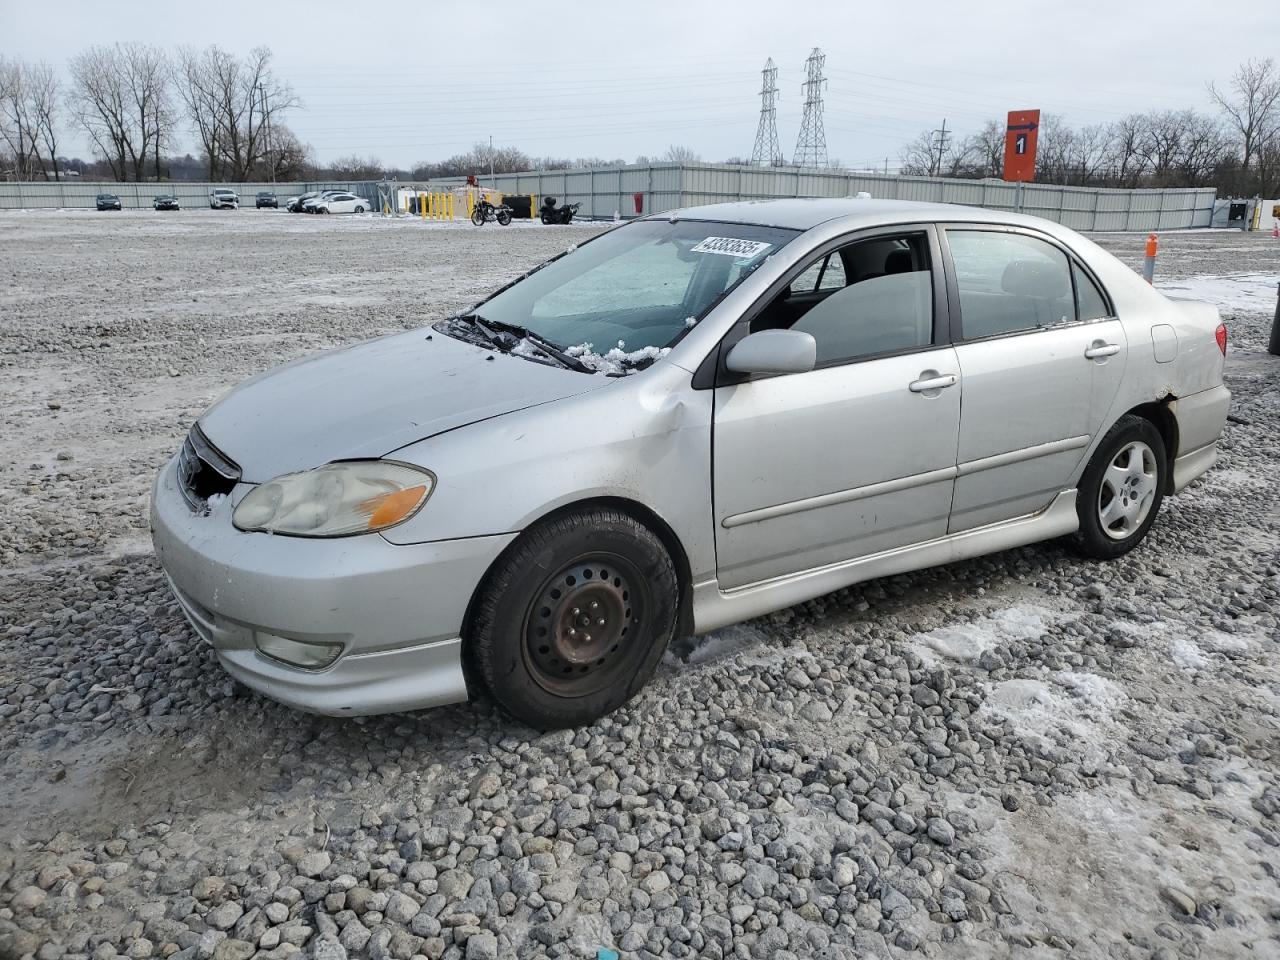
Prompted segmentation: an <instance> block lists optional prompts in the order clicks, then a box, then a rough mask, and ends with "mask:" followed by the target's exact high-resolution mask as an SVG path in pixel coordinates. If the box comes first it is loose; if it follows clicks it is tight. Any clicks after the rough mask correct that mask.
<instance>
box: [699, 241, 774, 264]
mask: <svg viewBox="0 0 1280 960" xmlns="http://www.w3.org/2000/svg"><path fill="white" fill-rule="evenodd" d="M771 246H773V244H771V243H761V242H760V241H759V240H737V239H735V238H733V237H707V238H706V239H705V240H703V241H702V242H701V243H700V244H698V245H697V246H696V247H694V248H693V252H694V253H718V254H720V255H722V256H726V257H738V258H739V259H742V260H753V259H755V258H756V257H758V256H760V254H762V253H764V252H765V251H766V250H768V249H769V248H770V247H771Z"/></svg>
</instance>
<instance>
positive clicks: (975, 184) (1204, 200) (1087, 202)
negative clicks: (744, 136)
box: [440, 163, 1216, 230]
mask: <svg viewBox="0 0 1280 960" xmlns="http://www.w3.org/2000/svg"><path fill="white" fill-rule="evenodd" d="M479 179H480V184H481V186H484V187H490V186H491V187H493V188H494V189H496V190H498V191H500V192H502V193H507V194H530V195H533V196H536V197H539V198H542V197H549V196H550V197H555V198H556V199H557V200H558V201H559V202H561V203H581V204H582V207H581V209H580V211H579V213H580V215H582V216H587V217H606V218H607V217H612V216H614V214H615V213H616V214H617V215H619V216H621V217H623V218H624V219H625V218H631V217H634V216H637V215H640V214H645V213H661V212H663V211H665V210H672V209H675V208H676V207H688V206H694V205H697V204H704V203H722V202H725V201H730V200H765V199H775V198H780V197H851V196H854V195H855V194H857V193H860V192H865V193H869V194H871V196H873V197H876V198H879V199H889V200H928V201H933V202H937V203H962V204H967V205H969V206H974V207H990V208H992V209H996V210H1008V211H1012V212H1021V213H1028V214H1032V215H1033V216H1037V217H1044V218H1045V219H1047V220H1056V221H1057V222H1059V223H1062V224H1064V225H1066V226H1068V227H1072V228H1074V229H1076V230H1169V229H1181V228H1185V227H1207V226H1209V222H1210V219H1211V218H1212V216H1213V201H1214V197H1215V196H1216V191H1214V190H1213V188H1211V187H1210V188H1187V189H1171V190H1109V189H1103V188H1098V187H1058V186H1051V185H1049V184H1040V183H1027V184H1017V183H1005V182H1004V181H1003V180H956V179H949V178H945V177H898V176H886V175H883V174H870V173H841V172H835V171H830V172H821V171H815V170H800V169H795V168H763V169H762V168H760V167H744V166H735V165H732V164H678V163H666V164H653V165H652V166H627V167H600V168H595V169H587V170H539V171H531V172H528V173H500V174H498V175H496V176H494V177H488V176H482V177H480V178H479ZM440 182H441V183H444V181H440ZM459 182H461V181H460V180H457V179H453V180H449V181H447V183H448V184H449V185H454V184H456V183H459ZM637 195H638V196H639V199H638V200H637Z"/></svg>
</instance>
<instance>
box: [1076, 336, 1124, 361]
mask: <svg viewBox="0 0 1280 960" xmlns="http://www.w3.org/2000/svg"><path fill="white" fill-rule="evenodd" d="M1119 352H1120V345H1119V344H1116V343H1104V342H1103V341H1101V340H1095V341H1093V343H1092V344H1091V345H1090V346H1089V349H1088V350H1086V351H1085V352H1084V355H1085V359H1087V360H1098V359H1100V358H1102V357H1114V356H1115V355H1116V354H1117V353H1119Z"/></svg>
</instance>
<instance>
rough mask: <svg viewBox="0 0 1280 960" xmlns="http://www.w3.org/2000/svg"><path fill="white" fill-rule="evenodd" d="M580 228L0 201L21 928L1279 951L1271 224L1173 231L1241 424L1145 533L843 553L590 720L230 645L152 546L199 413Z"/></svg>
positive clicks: (262, 944) (166, 936) (1170, 257)
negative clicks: (893, 564)
mask: <svg viewBox="0 0 1280 960" xmlns="http://www.w3.org/2000/svg"><path fill="white" fill-rule="evenodd" d="M592 229H593V228H589V227H581V228H547V229H540V228H529V229H515V228H512V229H508V230H505V231H504V230H501V229H496V228H492V227H486V228H485V229H483V230H475V229H474V228H471V227H469V226H467V227H457V228H448V227H428V226H426V225H423V224H421V223H418V222H403V221H401V222H383V221H380V220H375V219H343V218H304V217H292V216H289V215H287V214H276V213H272V212H263V213H257V212H254V211H248V210H243V211H239V212H235V213H213V212H206V211H193V212H186V211H184V212H182V213H179V214H167V215H153V214H151V213H150V212H137V213H125V214H115V215H111V214H100V215H94V214H91V213H60V212H48V213H39V214H22V213H16V214H7V215H0V279H2V280H3V283H0V418H2V420H0V516H2V517H3V523H2V524H0V782H3V784H4V786H3V787H0V957H5V958H8V957H24V956H27V955H34V956H36V957H38V958H39V960H58V958H63V957H65V958H72V957H85V956H92V957H94V958H95V960H105V958H109V957H112V956H116V955H124V956H128V957H132V958H145V957H151V956H175V957H178V958H181V960H186V958H201V960H203V958H209V957H212V958H215V960H247V958H250V957H254V956H257V957H263V958H284V957H290V956H294V955H298V954H300V953H301V954H304V955H306V956H314V957H316V958H324V960H340V958H342V957H372V958H382V957H397V958H412V957H418V956H425V957H429V958H439V957H448V958H465V960H485V958H494V957H511V956H515V957H543V956H545V957H594V956H595V955H596V949H597V948H599V947H609V948H612V949H615V950H617V951H619V952H620V953H621V954H622V956H623V957H625V958H633V957H634V958H639V957H694V956H697V957H708V958H717V957H730V956H732V957H743V958H748V957H770V958H791V957H794V958H810V957H822V958H845V960H850V958H855V957H857V958H864V957H877V958H887V957H899V956H910V955H923V956H928V957H942V958H962V957H1004V956H1016V957H1032V958H1041V957H1046V958H1047V957H1070V958H1089V957H1106V958H1159V960H1172V958H1196V957H1206V958H1210V957H1212V958H1217V957H1221V958H1228V957H1230V958H1239V957H1258V958H1264V957H1275V956H1277V955H1280V866H1278V865H1280V768H1278V765H1277V759H1278V758H1280V719H1278V717H1277V704H1278V702H1280V701H1278V699H1277V698H1278V695H1280V670H1278V669H1277V668H1278V666H1280V642H1278V639H1277V634H1278V632H1280V549H1278V546H1280V492H1278V491H1277V484H1276V477H1277V476H1280V444H1278V443H1277V441H1276V437H1277V436H1278V435H1280V394H1278V392H1277V383H1278V382H1280V378H1278V376H1277V371H1280V360H1274V359H1270V358H1268V357H1266V355H1265V353H1264V351H1263V347H1264V346H1265V338H1266V333H1267V330H1268V328H1269V318H1270V314H1269V306H1268V301H1267V299H1266V296H1265V293H1266V291H1267V290H1269V289H1274V288H1273V287H1267V286H1266V284H1267V283H1268V282H1270V283H1274V280H1275V277H1274V273H1275V271H1276V269H1277V262H1278V260H1280V245H1277V244H1276V243H1275V242H1274V241H1272V240H1271V239H1270V238H1269V237H1256V236H1255V237H1248V236H1242V235H1238V234H1233V233H1208V232H1205V233H1199V234H1170V235H1168V236H1166V237H1165V238H1164V239H1163V243H1162V248H1163V249H1162V254H1161V261H1160V281H1161V282H1162V283H1164V284H1167V285H1170V286H1181V287H1182V288H1184V289H1187V290H1193V291H1198V292H1199V293H1200V294H1201V295H1205V296H1211V297H1214V298H1216V299H1218V301H1219V302H1220V303H1221V304H1222V305H1223V312H1224V314H1225V315H1226V317H1227V320H1228V323H1229V325H1230V327H1231V335H1232V347H1231V354H1230V361H1229V364H1228V368H1227V377H1228V381H1229V385H1230V387H1231V389H1232V390H1233V392H1234V393H1235V397H1236V403H1235V412H1236V413H1237V414H1238V415H1239V416H1240V417H1241V418H1242V419H1243V420H1244V421H1245V422H1244V423H1241V424H1231V425H1229V426H1228V428H1227V434H1226V438H1225V440H1224V443H1223V455H1222V458H1221V460H1220V462H1219V465H1218V466H1217V468H1216V469H1215V470H1214V471H1213V472H1212V473H1211V474H1210V475H1209V476H1208V477H1206V478H1205V479H1204V480H1203V481H1201V482H1200V483H1199V484H1197V485H1196V486H1195V487H1193V488H1192V489H1191V490H1189V491H1188V492H1187V493H1185V494H1184V495H1182V496H1180V497H1177V498H1174V499H1172V500H1169V501H1166V505H1165V509H1164V512H1163V515H1162V518H1161V520H1160V522H1159V523H1157V525H1156V527H1155V528H1154V530H1153V531H1152V535H1151V537H1150V538H1149V540H1148V542H1147V544H1146V545H1144V546H1143V547H1142V548H1140V549H1139V550H1138V551H1136V552H1135V553H1134V554H1131V555H1130V556H1128V557H1126V558H1124V559H1123V560H1120V561H1117V562H1115V563H1111V564H1105V565H1101V564H1095V563H1090V562H1082V561H1081V560H1079V559H1076V558H1075V557H1073V556H1072V555H1071V554H1070V553H1069V552H1067V551H1066V550H1065V549H1063V548H1062V546H1061V545H1059V544H1044V545H1039V546H1035V547H1032V548H1026V549H1020V550H1014V551H1009V552H1006V553H1002V554H998V555H995V556H992V557H988V558H984V559H980V560H976V561H970V562H966V563H962V564H955V565H952V566H948V567H943V568H940V569H935V570H930V571H924V572H920V573H915V574H910V575H906V576H898V577H892V578H889V579H886V580H881V581H877V582H874V583H869V584H865V585H862V586H860V587H857V588H853V589H849V590H844V591H841V592H839V593H836V594H832V595H830V596H827V597H824V598H822V599H819V600H815V601H813V602H810V603H806V604H803V605H801V606H798V607H794V608H792V609H789V610H785V611H782V612H780V613H777V614H774V615H771V616H768V617H765V618H762V619H760V620H756V621H753V622H751V623H747V624H743V625H741V626H738V627H734V628H730V629H727V630H723V631H719V632H718V633H716V634H713V635H711V636H710V637H706V638H701V639H699V640H698V641H695V642H692V643H685V644H682V645H681V649H680V651H679V653H678V654H673V655H670V656H669V657H668V660H667V661H666V662H665V663H664V665H663V666H662V668H661V670H660V671H659V675H658V676H657V677H656V678H655V679H654V681H653V682H652V683H651V684H650V686H649V687H648V689H647V690H646V691H645V692H644V693H643V694H642V695H641V696H640V697H638V698H637V699H636V700H635V701H634V702H633V703H632V704H630V705H629V706H628V707H627V708H626V709H624V710H621V711H619V712H618V713H617V714H615V715H614V716H612V717H609V718H606V719H604V720H602V721H600V722H599V723H597V724H595V725H594V726H592V727H590V728H587V729H583V730H579V731H576V732H561V733H554V734H548V735H541V734H538V733H535V732H533V731H531V730H529V729H527V728H524V727H521V726H519V725H518V724H514V723H512V722H511V721H509V720H506V719H504V718H503V717H502V716H501V715H500V714H499V713H498V712H497V711H496V709H495V708H494V707H493V706H492V705H491V704H489V703H475V704H468V705H462V706H458V707H453V708H446V709H439V710H434V711H429V712H423V713H419V714H412V715H398V716H390V717H383V718H374V719H369V720H345V721H344V720H331V719H324V718H317V717H310V716H306V715H303V714H299V713H296V712H293V711H290V710H288V709H286V708H284V707H281V706H278V705H276V704H274V703H272V702H270V701H268V700H265V699H263V698H261V697H259V696H257V695H255V694H251V693H249V692H248V691H246V690H245V689H244V688H242V687H239V686H238V685H237V684H235V683H234V682H232V681H231V680H230V679H229V678H227V677H226V676H225V674H223V672H222V671H221V669H220V668H219V667H218V665H217V663H216V661H215V660H214V658H213V656H212V655H211V654H210V652H209V651H208V650H207V649H206V648H204V647H203V646H202V645H201V644H199V643H198V642H197V641H196V640H195V638H194V637H193V635H192V634H191V632H190V631H189V630H188V628H187V626H186V624H185V623H184V621H183V619H182V617H181V615H180V613H179V611H178V608H177V607H176V605H175V604H174V603H173V601H172V600H171V599H170V597H169V593H168V590H167V588H166V586H165V583H164V580H163V577H162V576H161V573H160V570H159V568H158V567H157V565H156V563H155V560H154V558H153V557H152V555H151V553H150V549H149V545H148V542H147V532H146V520H145V510H146V501H147V495H148V486H149V482H150V479H151V477H152V476H153V475H154V473H155V471H156V470H157V469H158V468H159V467H160V465H161V463H162V462H163V460H164V459H165V458H166V457H168V456H169V455H170V454H171V453H172V451H173V450H175V449H176V448H177V446H178V445H179V443H180V441H181V438H182V436H183V434H184V433H185V431H186V430H187V428H188V427H189V425H190V423H191V422H192V420H193V418H194V417H195V416H196V415H197V414H198V413H199V411H200V410H202V409H203V408H204V407H205V406H206V405H207V404H208V403H210V402H211V401H212V400H214V399H215V398H216V397H217V396H218V395H219V394H220V392H221V391H222V390H223V389H225V388H226V387H228V386H230V385H231V384H233V383H234V382H236V381H237V380H239V379H241V378H242V377H244V376H246V375H248V374H250V373H253V372H255V371H257V370H260V369H263V368H266V367H268V366H271V365H274V364H276V363H279V362H281V361H283V360H286V359H289V358H291V357H294V356H297V355H299V354H303V353H306V352H309V351H313V350H316V349H319V348H322V347H328V346H332V345H336V344H342V343H348V342H351V341H355V340H358V339H363V338H367V337H372V336H376V335H380V334H384V333H390V332H394V331H397V330H401V329H404V328H406V327H413V326H417V325H420V324H422V323H424V322H426V321H427V320H429V319H431V318H432V317H435V316H438V315H441V314H443V313H444V312H445V311H448V310H449V309H451V308H456V307H457V306H459V305H463V304H465V303H467V302H470V301H471V300H473V299H474V297H475V296H476V295H478V294H479V293H481V292H482V291H484V290H485V289H488V288H490V287H492V286H494V285H495V284H496V283H497V282H498V281H500V280H502V279H504V278H507V277H509V276H511V275H512V274H514V273H515V272H517V271H519V270H520V269H522V268H523V267H525V266H527V265H530V264H533V263H534V262H536V261H538V260H540V259H543V258H545V257H546V256H548V255H550V254H552V253H554V252H557V251H558V250H560V249H563V248H564V247H565V246H566V245H568V244H569V243H571V242H573V241H575V240H578V239H581V238H583V237H585V236H588V235H590V233H591V232H592ZM1099 239H1100V240H1101V242H1103V243H1104V244H1105V245H1107V246H1108V247H1110V248H1112V249H1114V250H1116V251H1117V252H1118V253H1120V254H1121V255H1122V256H1124V257H1125V258H1126V260H1128V261H1130V262H1132V263H1134V264H1135V265H1136V264H1137V263H1138V262H1139V260H1140V257H1141V253H1142V239H1143V238H1141V237H1138V236H1135V235H1110V236H1105V237H1101V238H1099ZM1263 271H1270V272H1271V275H1272V276H1271V279H1270V280H1269V281H1267V280H1266V274H1263ZM1259 274H1262V277H1261V278H1259V276H1258V275H1259ZM1259 290H1261V291H1262V293H1261V294H1260V293H1259Z"/></svg>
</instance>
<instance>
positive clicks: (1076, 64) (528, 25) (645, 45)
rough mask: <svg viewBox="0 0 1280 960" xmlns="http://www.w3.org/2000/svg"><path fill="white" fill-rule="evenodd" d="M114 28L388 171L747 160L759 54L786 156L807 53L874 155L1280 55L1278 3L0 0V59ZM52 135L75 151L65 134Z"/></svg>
mask: <svg viewBox="0 0 1280 960" xmlns="http://www.w3.org/2000/svg"><path fill="white" fill-rule="evenodd" d="M389 11H395V12H389ZM1210 11H1211V15H1210ZM117 40H120V41H128V40H136V41H143V42H146V43H153V44H161V45H164V46H166V47H174V46H177V45H180V44H195V45H204V44H208V43H211V42H214V41H217V42H218V43H220V44H221V45H222V46H224V47H226V48H227V49H229V50H232V51H234V52H237V53H243V52H245V51H247V50H248V49H250V48H251V47H253V46H255V45H257V44H266V45H267V46H269V47H270V48H271V49H272V51H273V52H274V53H275V65H276V69H277V72H278V73H279V75H280V76H281V77H283V78H284V79H286V80H287V81H288V82H289V83H291V84H292V85H293V87H294V89H295V90H296V91H297V93H298V94H299V95H300V96H301V98H302V101H303V104H304V106H303V108H302V109H299V110H296V111H294V112H293V113H292V114H291V115H290V116H289V118H288V123H289V125H290V126H291V127H292V128H293V129H294V131H295V132H296V133H297V134H298V135H299V137H301V139H302V140H303V141H304V142H306V143H309V144H310V145H311V146H312V147H313V148H314V150H315V155H316V158H317V159H318V160H319V161H321V162H324V161H327V160H332V159H333V158H335V157H337V156H341V155H346V154H350V153H359V154H361V155H368V154H374V155H376V156H378V157H380V158H381V159H382V160H383V161H384V162H386V163H388V164H390V165H398V166H405V167H408V166H411V165H412V164H413V163H414V162H415V161H418V160H432V159H442V158H444V157H446V156H448V155H450V154H452V153H456V152H459V151H462V150H465V149H466V148H467V147H468V146H470V145H471V144H472V143H474V142H475V141H477V140H487V139H488V138H489V137H490V136H492V137H493V140H494V142H495V143H498V144H511V145H515V146H519V147H521V148H522V149H524V150H525V151H526V152H527V153H530V154H536V155H544V154H551V155H556V156H569V157H575V156H583V155H591V156H603V157H609V158H612V157H622V158H625V159H627V160H634V159H635V157H636V156H637V155H640V154H648V155H651V156H655V155H661V154H662V153H664V152H665V151H666V149H667V147H668V146H670V145H672V144H683V145H687V146H689V147H691V148H692V149H694V150H695V151H697V152H698V153H699V154H700V155H701V156H702V157H703V159H706V160H723V159H725V158H727V157H730V156H735V155H737V156H749V155H750V152H751V147H752V143H753V141H754V139H755V132H756V122H757V119H758V116H759V109H760V99H759V96H758V92H759V89H760V80H761V77H760V70H761V68H762V67H763V65H764V61H765V59H766V58H767V57H773V59H774V62H775V63H776V64H777V66H778V86H779V90H780V96H779V103H778V135H779V139H780V141H781V144H782V149H783V152H784V153H785V154H786V156H787V158H788V159H790V157H791V154H792V152H793V150H794V149H795V142H796V135H797V133H798V131H799V127H800V118H801V113H802V104H803V97H802V93H801V88H800V84H801V82H802V81H803V79H804V62H805V58H806V57H807V56H808V55H809V52H810V50H811V49H812V48H813V47H815V46H818V47H821V48H822V50H823V51H824V52H825V53H826V55H827V61H826V74H827V77H828V85H827V89H826V94H825V95H826V132H827V146H828V153H829V155H830V157H831V158H832V159H833V160H835V159H839V160H841V161H842V162H843V163H844V164H845V165H848V166H858V167H864V166H874V167H881V166H883V165H884V163H885V162H886V159H887V161H888V163H889V166H890V168H892V167H894V166H895V165H896V163H897V160H898V153H899V150H900V149H901V147H902V145H903V144H904V143H905V142H906V141H908V140H910V139H912V138H913V137H914V136H915V135H917V134H918V133H920V131H922V130H926V129H932V128H936V127H938V126H939V125H940V124H941V122H942V120H943V119H944V118H945V119H946V121H947V127H948V129H954V130H955V131H956V133H957V134H958V135H960V136H963V135H964V134H966V133H971V132H973V131H975V130H976V129H978V128H979V127H980V126H981V125H982V122H983V121H984V120H986V119H988V118H993V117H1003V116H1004V114H1005V112H1006V111H1008V110H1011V109H1022V108H1036V107H1038V108H1040V109H1042V110H1044V111H1048V112H1052V113H1056V114H1059V115H1062V116H1064V117H1065V118H1066V119H1068V120H1069V121H1070V122H1072V123H1076V124H1082V123H1092V122H1099V121H1107V120H1114V119H1116V118H1118V117H1120V116H1122V115H1123V114H1125V113H1128V112H1130V111H1133V110H1143V109H1149V108H1181V107H1188V106H1189V107H1196V108H1202V109H1204V108H1208V106H1209V104H1208V101H1207V96H1206V93H1205V84H1206V83H1207V82H1208V81H1210V80H1217V81H1218V82H1219V83H1220V84H1221V83H1222V82H1224V81H1226V80H1227V79H1228V78H1229V76H1230V74H1231V72H1232V71H1233V69H1234V68H1235V66H1236V64H1237V63H1238V62H1240V61H1241V60H1242V59H1245V58H1246V57H1249V56H1280V14H1278V13H1277V0H1217V2H1214V3H1212V4H1208V3H1205V2H1204V0H1164V2H1160V3H1152V2H1144V0H1138V2H1136V3H1135V2H1129V3H1117V2H1115V0H1107V2H1095V0H1076V2H1073V3H1063V2H1061V0H1052V2H1041V0H1022V2H1018V3H1013V2H1007V3H984V2H981V0H975V2H971V3H966V4H958V3H955V2H954V0H940V2H938V0H915V2H913V3H895V2H885V3H863V2H853V0H829V2H822V3H813V2H799V3H797V2H794V0H792V2H777V0H774V2H768V0H716V2H697V0H682V2H668V0H644V2H620V3H608V2H599V0H596V2H589V0H588V2H576V3H575V2H562V0H530V2H527V3H511V2H507V0H492V2H488V3H449V4H440V3H423V4H416V5H415V4H397V5H390V6H389V5H386V4H364V5H362V4H353V3H350V2H344V3H336V2H327V0H278V2H272V0H257V2H245V0H221V2H218V3H212V4H204V3H200V4H196V3H189V2H181V0H178V2H175V0H164V2H151V0H134V2H110V0H96V2H82V0H61V2H58V3H56V4H52V5H50V4H37V3H31V2H30V0H0V53H5V54H8V55H10V56H18V57H22V58H25V59H29V60H40V59H44V60H48V61H49V62H50V63H52V64H54V65H55V66H57V67H58V68H59V69H60V71H62V72H63V74H64V76H65V63H66V60H67V58H68V57H69V56H71V55H73V54H74V53H76V52H77V51H79V50H81V49H83V48H84V47H86V46H88V45H90V44H95V43H111V42H114V41H117ZM67 147H68V149H67V151H66V152H67V153H79V154H81V155H86V156H87V152H88V148H87V145H86V144H85V143H84V142H83V139H82V138H80V137H74V136H69V137H67ZM183 149H184V150H187V149H194V141H193V138H191V137H190V136H187V135H184V137H183Z"/></svg>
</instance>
